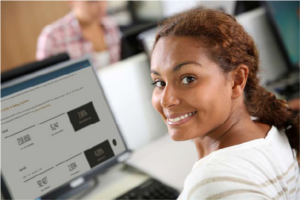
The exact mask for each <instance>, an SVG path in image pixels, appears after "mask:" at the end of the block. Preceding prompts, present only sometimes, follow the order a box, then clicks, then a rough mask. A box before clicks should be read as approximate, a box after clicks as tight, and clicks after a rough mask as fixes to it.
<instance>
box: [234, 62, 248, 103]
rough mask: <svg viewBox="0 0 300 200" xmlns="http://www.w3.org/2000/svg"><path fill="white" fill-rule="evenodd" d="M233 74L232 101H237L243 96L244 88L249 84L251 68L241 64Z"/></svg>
mask: <svg viewBox="0 0 300 200" xmlns="http://www.w3.org/2000/svg"><path fill="white" fill-rule="evenodd" d="M230 73H231V78H232V79H231V80H232V96H231V98H232V99H236V98H238V97H239V96H241V95H242V94H243V91H244V88H245V86H246V83H247V78H248V74H249V68H248V67H247V66H246V65H244V64H241V65H239V66H238V67H237V68H236V69H235V70H234V71H232V72H230Z"/></svg>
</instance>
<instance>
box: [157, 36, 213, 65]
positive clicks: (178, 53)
mask: <svg viewBox="0 0 300 200" xmlns="http://www.w3.org/2000/svg"><path fill="white" fill-rule="evenodd" d="M206 52H207V51H206V50H205V49H204V48H202V47H201V46H199V43H197V40H196V39H194V38H190V37H163V38H160V39H159V40H158V42H157V43H156V45H155V47H154V49H153V52H152V56H151V68H157V67H159V66H160V65H170V66H174V65H176V64H178V63H181V62H188V61H189V62H190V61H195V62H199V63H201V62H204V63H207V62H210V61H211V60H210V59H209V58H208V57H207V53H206Z"/></svg>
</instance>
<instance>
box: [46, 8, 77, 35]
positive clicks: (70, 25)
mask: <svg viewBox="0 0 300 200" xmlns="http://www.w3.org/2000/svg"><path fill="white" fill-rule="evenodd" d="M78 28H79V24H78V21H77V19H76V17H75V15H74V14H73V13H72V12H70V13H68V14H67V15H65V16H64V17H62V18H60V19H58V20H56V21H54V22H52V23H51V24H48V25H47V26H45V27H44V28H43V30H42V34H44V35H49V36H55V35H56V34H61V33H63V32H62V31H64V30H71V29H72V30H73V29H74V30H76V29H78Z"/></svg>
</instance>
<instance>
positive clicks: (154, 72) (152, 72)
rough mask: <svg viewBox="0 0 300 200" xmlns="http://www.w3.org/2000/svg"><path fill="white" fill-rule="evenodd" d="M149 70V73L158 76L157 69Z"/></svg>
mask: <svg viewBox="0 0 300 200" xmlns="http://www.w3.org/2000/svg"><path fill="white" fill-rule="evenodd" d="M150 72H151V74H155V75H158V76H160V74H159V73H158V72H157V71H154V70H151V71H150Z"/></svg>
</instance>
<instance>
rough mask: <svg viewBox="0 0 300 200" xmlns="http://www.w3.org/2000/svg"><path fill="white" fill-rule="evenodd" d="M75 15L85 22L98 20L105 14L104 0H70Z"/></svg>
mask: <svg viewBox="0 0 300 200" xmlns="http://www.w3.org/2000/svg"><path fill="white" fill-rule="evenodd" d="M72 7H73V10H74V12H75V13H76V15H77V17H79V18H80V19H81V20H83V21H86V22H92V21H95V20H96V21H99V19H100V18H101V17H103V16H105V14H106V8H107V2H106V1H72Z"/></svg>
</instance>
